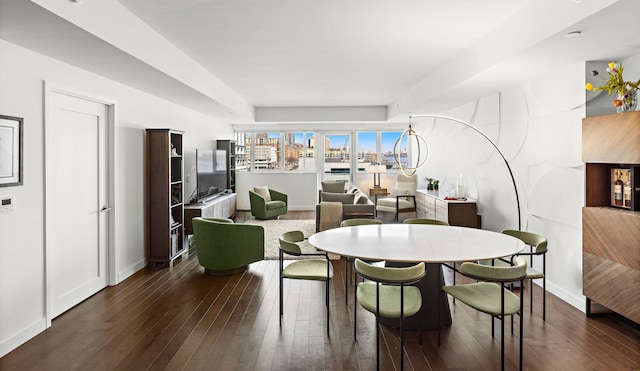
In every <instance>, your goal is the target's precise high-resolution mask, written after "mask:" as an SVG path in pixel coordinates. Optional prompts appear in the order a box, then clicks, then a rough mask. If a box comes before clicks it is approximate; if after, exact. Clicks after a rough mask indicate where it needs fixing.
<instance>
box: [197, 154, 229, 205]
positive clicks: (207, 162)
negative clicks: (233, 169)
mask: <svg viewBox="0 0 640 371" xmlns="http://www.w3.org/2000/svg"><path fill="white" fill-rule="evenodd" d="M226 188H227V151H225V150H223V149H196V202H205V201H207V200H210V199H212V198H214V197H216V196H218V195H220V194H221V193H223V192H224V191H225V190H226Z"/></svg>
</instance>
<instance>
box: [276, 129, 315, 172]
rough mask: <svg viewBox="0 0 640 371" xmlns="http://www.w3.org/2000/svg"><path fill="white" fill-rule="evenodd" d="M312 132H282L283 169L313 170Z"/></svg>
mask: <svg viewBox="0 0 640 371" xmlns="http://www.w3.org/2000/svg"><path fill="white" fill-rule="evenodd" d="M314 168H315V166H314V152H313V133H284V169H285V171H313V170H314Z"/></svg>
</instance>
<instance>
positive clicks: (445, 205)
mask: <svg viewBox="0 0 640 371" xmlns="http://www.w3.org/2000/svg"><path fill="white" fill-rule="evenodd" d="M416 216H417V217H418V218H426V219H436V220H440V221H443V222H447V223H449V224H450V225H457V226H461V227H471V228H480V216H479V215H478V205H477V204H476V200H472V199H467V200H465V201H459V200H445V199H444V196H440V194H439V193H438V192H433V191H427V190H423V189H418V191H417V192H416Z"/></svg>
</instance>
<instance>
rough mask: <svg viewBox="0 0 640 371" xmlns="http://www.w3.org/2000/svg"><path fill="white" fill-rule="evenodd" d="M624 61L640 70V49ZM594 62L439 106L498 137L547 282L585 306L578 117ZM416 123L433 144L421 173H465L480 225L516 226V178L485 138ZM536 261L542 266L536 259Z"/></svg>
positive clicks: (633, 71)
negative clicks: (543, 241)
mask: <svg viewBox="0 0 640 371" xmlns="http://www.w3.org/2000/svg"><path fill="white" fill-rule="evenodd" d="M607 62H608V61H607ZM622 62H623V64H624V67H625V71H624V72H625V77H626V78H627V79H629V80H633V79H636V78H637V77H638V76H640V55H638V56H634V57H630V58H627V59H624V60H623V61H622ZM591 65H592V63H589V67H588V69H589V71H585V68H586V67H585V64H583V63H579V64H575V65H567V66H555V68H554V69H553V70H552V71H548V73H547V74H546V75H547V76H549V77H548V78H546V79H541V80H535V81H527V82H525V83H523V84H521V85H519V86H514V87H512V88H509V89H504V90H502V91H500V92H497V93H495V94H493V95H491V96H488V97H481V98H479V99H477V100H476V101H473V102H470V103H468V104H464V105H461V106H460V107H458V108H457V109H454V110H452V111H448V112H444V113H440V114H443V115H446V116H450V117H454V118H457V119H460V120H462V121H465V122H468V123H471V124H472V125H474V126H476V127H478V128H479V129H480V130H482V131H483V132H484V133H485V134H487V136H488V137H489V138H491V139H492V140H493V141H494V142H495V143H497V145H498V147H499V148H500V150H501V151H502V152H503V154H504V156H505V157H506V159H507V160H508V161H509V163H510V166H511V168H512V170H513V173H514V176H515V179H516V184H517V187H518V192H519V197H520V205H521V215H522V229H523V230H528V231H531V232H535V233H540V234H542V235H544V236H546V237H547V238H548V240H549V253H548V254H547V255H548V256H547V289H548V290H549V291H550V292H552V293H553V294H554V295H556V296H558V297H560V298H561V299H563V300H564V301H566V302H568V303H569V304H571V305H573V306H575V307H576V308H578V309H580V310H582V311H584V310H585V299H584V296H583V295H582V207H583V206H584V164H583V163H582V118H583V117H585V112H586V107H585V96H587V97H588V98H589V99H590V100H591V99H592V98H593V94H592V93H589V95H587V94H586V93H587V92H586V91H585V89H584V83H585V74H589V72H590V70H591V69H592V67H590V66H591ZM596 65H598V66H603V65H606V63H598V64H596ZM559 77H561V78H559ZM596 86H599V84H598V85H596ZM603 95H604V97H603ZM611 99H612V98H610V97H607V95H606V93H600V97H598V100H603V101H605V104H604V105H602V106H601V107H600V108H599V110H598V112H600V113H599V114H605V113H614V112H615V110H614V109H613V108H612V106H611V105H610V102H611ZM421 113H424V112H416V113H414V114H416V115H417V114H421ZM414 128H415V129H416V130H417V131H418V133H419V134H421V135H423V136H424V137H425V138H427V141H428V142H429V149H430V158H429V162H428V163H427V165H426V166H425V167H424V168H422V169H420V171H419V174H420V178H421V179H424V178H425V177H427V176H429V177H435V178H438V179H440V180H441V190H442V191H447V190H449V189H451V188H453V186H454V184H455V180H456V179H457V177H458V175H459V174H460V173H463V174H464V175H465V177H466V178H467V181H468V182H469V186H470V189H471V196H472V197H474V198H477V199H478V207H479V212H480V214H481V215H482V224H483V228H485V229H490V230H495V231H500V230H503V229H507V228H517V226H518V221H517V212H516V208H517V205H516V203H515V194H514V190H513V185H512V182H511V179H510V177H509V173H508V171H507V168H506V166H505V165H504V162H503V161H502V159H501V158H500V156H499V155H498V154H497V152H496V151H495V150H494V149H493V148H492V146H491V145H490V144H488V141H486V140H484V139H483V138H482V137H481V136H480V135H479V134H477V133H475V132H474V131H473V130H470V129H464V126H463V125H460V124H455V123H454V122H453V121H450V120H438V122H436V123H434V122H433V120H428V119H419V120H418V121H417V122H416V124H415V125H414ZM534 264H535V266H537V267H541V266H542V265H541V260H540V259H537V260H536V261H534Z"/></svg>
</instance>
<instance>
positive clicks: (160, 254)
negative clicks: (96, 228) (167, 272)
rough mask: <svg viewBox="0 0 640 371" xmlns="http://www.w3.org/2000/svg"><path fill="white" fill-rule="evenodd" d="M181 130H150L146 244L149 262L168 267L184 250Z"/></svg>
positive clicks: (147, 169) (147, 168) (148, 137)
mask: <svg viewBox="0 0 640 371" xmlns="http://www.w3.org/2000/svg"><path fill="white" fill-rule="evenodd" d="M182 134H183V132H181V131H176V130H171V129H147V135H146V201H147V202H146V212H147V218H146V224H145V229H146V243H147V253H148V256H147V259H148V261H149V264H150V265H152V266H154V267H156V266H168V265H170V264H171V263H172V262H173V260H174V259H176V258H178V257H180V256H181V255H182V253H183V252H184V247H185V244H184V237H185V234H184V210H183V197H184V184H183V179H184V162H183V157H182V149H183V147H182Z"/></svg>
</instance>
